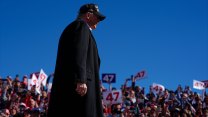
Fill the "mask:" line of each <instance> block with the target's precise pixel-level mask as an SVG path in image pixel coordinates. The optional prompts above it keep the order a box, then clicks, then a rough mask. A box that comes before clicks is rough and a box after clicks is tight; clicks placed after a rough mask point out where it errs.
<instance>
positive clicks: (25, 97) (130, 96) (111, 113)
mask: <svg viewBox="0 0 208 117" xmlns="http://www.w3.org/2000/svg"><path fill="white" fill-rule="evenodd" d="M28 78H29V77H28V76H26V75H25V76H23V77H22V79H20V77H19V75H16V76H15V78H12V77H11V76H7V77H6V78H2V77H1V78H0V117H47V114H46V113H47V108H48V101H49V99H50V95H49V94H50V93H49V92H48V90H47V86H45V87H44V86H41V92H39V93H37V91H36V88H35V85H34V86H32V88H31V89H30V90H28V82H27V81H28ZM127 82H128V80H126V81H125V83H124V84H123V85H122V86H121V88H120V89H116V88H112V89H111V90H121V92H122V102H121V103H116V104H105V103H104V102H103V112H104V115H105V117H208V95H206V94H205V95H204V96H201V95H199V94H198V93H196V92H193V91H192V90H191V88H190V87H189V86H186V87H182V86H181V85H178V87H177V88H176V89H172V90H170V89H165V90H161V91H159V92H154V90H153V89H152V87H151V86H150V87H149V86H148V87H147V88H149V91H148V92H145V88H146V87H140V86H138V85H136V80H135V79H134V78H132V79H131V85H130V86H127ZM100 89H101V92H102V94H103V93H104V92H105V91H108V90H107V89H106V88H104V87H103V86H102V85H101V88H100ZM102 94H101V95H102ZM63 108H73V106H72V107H63Z"/></svg>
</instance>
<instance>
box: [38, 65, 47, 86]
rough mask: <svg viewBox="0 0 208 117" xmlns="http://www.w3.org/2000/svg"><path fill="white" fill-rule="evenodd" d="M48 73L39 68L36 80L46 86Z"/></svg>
mask: <svg viewBox="0 0 208 117" xmlns="http://www.w3.org/2000/svg"><path fill="white" fill-rule="evenodd" d="M47 78H48V75H47V74H46V73H45V72H44V71H43V69H41V70H40V74H39V76H38V81H39V83H40V85H41V83H42V84H43V86H46V81H47Z"/></svg>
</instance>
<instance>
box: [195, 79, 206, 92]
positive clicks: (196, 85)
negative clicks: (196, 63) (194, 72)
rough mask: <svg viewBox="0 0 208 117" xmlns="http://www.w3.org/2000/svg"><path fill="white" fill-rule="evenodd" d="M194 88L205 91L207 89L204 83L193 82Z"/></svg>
mask: <svg viewBox="0 0 208 117" xmlns="http://www.w3.org/2000/svg"><path fill="white" fill-rule="evenodd" d="M193 88H195V89H199V90H203V89H205V85H204V82H201V81H197V80H193Z"/></svg>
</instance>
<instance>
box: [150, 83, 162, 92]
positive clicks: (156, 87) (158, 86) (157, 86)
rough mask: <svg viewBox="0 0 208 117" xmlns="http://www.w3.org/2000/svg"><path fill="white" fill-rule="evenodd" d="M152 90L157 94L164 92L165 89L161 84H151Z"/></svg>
mask: <svg viewBox="0 0 208 117" xmlns="http://www.w3.org/2000/svg"><path fill="white" fill-rule="evenodd" d="M152 89H153V91H155V92H156V93H159V92H161V91H164V90H165V87H164V86H163V85H161V84H157V83H153V84H152Z"/></svg>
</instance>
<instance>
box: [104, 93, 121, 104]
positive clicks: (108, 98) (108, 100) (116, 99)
mask: <svg viewBox="0 0 208 117" xmlns="http://www.w3.org/2000/svg"><path fill="white" fill-rule="evenodd" d="M103 102H104V104H118V103H122V93H121V90H113V91H104V92H103Z"/></svg>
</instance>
